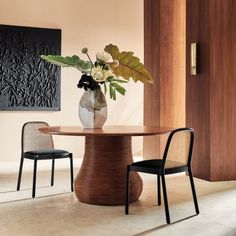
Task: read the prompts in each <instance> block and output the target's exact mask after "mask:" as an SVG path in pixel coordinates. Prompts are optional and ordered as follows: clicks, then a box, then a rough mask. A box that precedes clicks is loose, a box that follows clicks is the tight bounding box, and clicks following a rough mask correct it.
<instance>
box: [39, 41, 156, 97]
mask: <svg viewBox="0 0 236 236" xmlns="http://www.w3.org/2000/svg"><path fill="white" fill-rule="evenodd" d="M104 51H105V52H107V53H109V54H111V56H112V58H113V60H117V61H118V62H119V63H118V62H117V63H115V62H116V61H115V62H112V63H111V62H102V61H99V60H96V61H95V62H94V63H93V62H92V61H91V59H90V57H89V54H88V49H87V48H83V49H82V53H84V54H86V55H87V57H88V59H89V61H85V60H82V59H80V58H79V57H78V56H77V55H74V56H67V57H63V56H59V55H47V56H46V55H42V56H41V58H42V59H44V60H46V61H48V62H50V63H52V64H55V65H58V66H62V67H74V68H76V69H78V70H80V71H81V72H82V73H83V74H86V75H89V76H91V72H92V68H93V67H101V68H102V70H107V71H109V70H110V69H112V72H113V74H114V75H113V76H110V77H108V78H107V79H106V80H105V81H96V79H94V80H95V81H96V82H97V83H98V84H103V85H104V92H105V94H106V93H107V91H108V89H109V93H110V98H111V99H113V100H116V93H117V92H118V93H120V94H122V95H125V93H126V89H125V88H124V87H122V86H121V85H120V84H123V83H128V81H129V80H130V79H133V81H135V82H137V81H141V82H143V83H144V82H150V83H152V82H153V80H152V77H151V75H150V74H149V73H148V71H147V70H146V69H145V67H144V65H143V64H142V63H141V62H140V60H139V58H137V57H135V56H134V53H133V52H125V51H124V52H120V51H119V48H118V47H117V46H116V45H113V44H109V45H107V46H106V47H105V49H104ZM120 77H121V78H123V79H121V78H120ZM93 82H94V81H93ZM86 86H87V84H86ZM87 87H88V86H87Z"/></svg>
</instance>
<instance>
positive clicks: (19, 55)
mask: <svg viewBox="0 0 236 236" xmlns="http://www.w3.org/2000/svg"><path fill="white" fill-rule="evenodd" d="M48 54H51V55H52V54H56V55H60V54H61V30H58V29H44V28H32V27H21V26H8V25H0V110H2V111H3V110H5V111H6V110H7V111H58V110H60V68H59V67H57V66H55V65H52V64H50V63H48V62H46V61H44V60H42V59H41V58H40V55H48Z"/></svg>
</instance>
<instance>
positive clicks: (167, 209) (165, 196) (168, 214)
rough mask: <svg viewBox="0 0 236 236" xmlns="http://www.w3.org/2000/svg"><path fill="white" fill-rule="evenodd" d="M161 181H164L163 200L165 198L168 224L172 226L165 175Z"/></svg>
mask: <svg viewBox="0 0 236 236" xmlns="http://www.w3.org/2000/svg"><path fill="white" fill-rule="evenodd" d="M161 180H162V190H163V198H164V204H165V213H166V222H167V224H170V213H169V207H168V199H167V191H166V182H165V175H164V174H163V175H161Z"/></svg>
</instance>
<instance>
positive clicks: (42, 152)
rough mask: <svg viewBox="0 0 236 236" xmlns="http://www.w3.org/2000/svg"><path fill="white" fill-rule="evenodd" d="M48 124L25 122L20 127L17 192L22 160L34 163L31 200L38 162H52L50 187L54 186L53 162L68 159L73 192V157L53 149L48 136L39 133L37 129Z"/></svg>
mask: <svg viewBox="0 0 236 236" xmlns="http://www.w3.org/2000/svg"><path fill="white" fill-rule="evenodd" d="M48 126H49V125H48V123H46V122H43V121H31V122H26V123H25V124H24V125H23V127H22V132H21V159H20V167H19V173H18V180H17V191H19V190H20V185H21V176H22V170H23V163H24V159H25V158H26V159H30V160H33V161H34V167H33V186H32V198H34V197H35V190H36V176H37V165H38V161H39V160H52V166H51V186H53V185H54V169H55V160H56V159H62V158H69V159H70V182H71V191H72V192H73V178H74V177H73V155H72V153H70V152H68V151H66V150H61V149H55V148H54V142H53V139H52V136H51V135H50V134H44V133H41V132H40V131H39V128H43V127H48Z"/></svg>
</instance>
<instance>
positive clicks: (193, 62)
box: [190, 43, 198, 75]
mask: <svg viewBox="0 0 236 236" xmlns="http://www.w3.org/2000/svg"><path fill="white" fill-rule="evenodd" d="M197 46H198V45H197V43H191V52H190V74H191V75H197V73H198V71H197Z"/></svg>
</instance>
